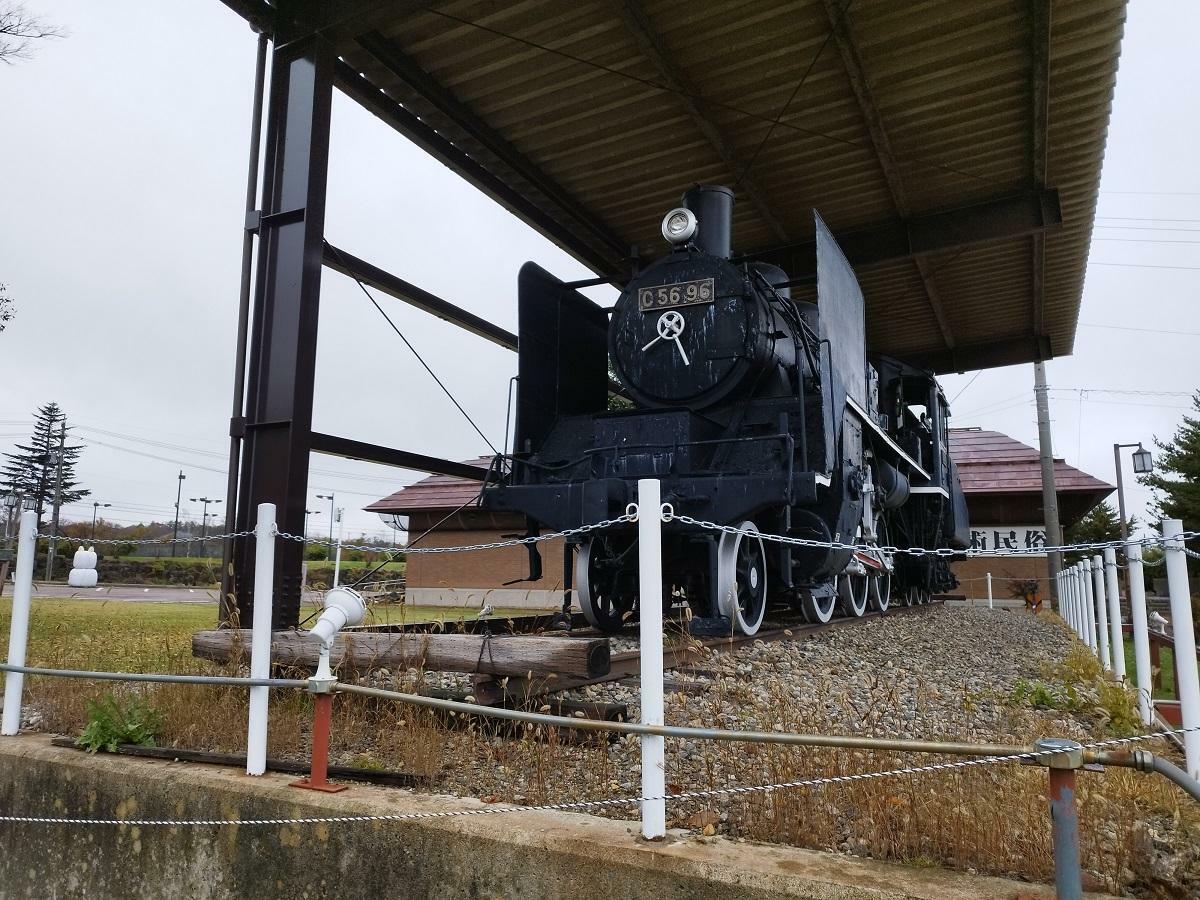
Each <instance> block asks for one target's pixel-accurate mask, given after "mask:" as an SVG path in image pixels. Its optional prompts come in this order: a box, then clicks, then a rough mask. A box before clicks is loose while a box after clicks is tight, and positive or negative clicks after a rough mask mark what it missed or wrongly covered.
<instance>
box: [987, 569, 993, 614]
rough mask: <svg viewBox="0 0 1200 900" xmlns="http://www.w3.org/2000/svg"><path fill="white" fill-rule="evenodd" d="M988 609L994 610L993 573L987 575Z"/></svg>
mask: <svg viewBox="0 0 1200 900" xmlns="http://www.w3.org/2000/svg"><path fill="white" fill-rule="evenodd" d="M987 589H988V609H991V608H992V573H991V572H988V573H987Z"/></svg>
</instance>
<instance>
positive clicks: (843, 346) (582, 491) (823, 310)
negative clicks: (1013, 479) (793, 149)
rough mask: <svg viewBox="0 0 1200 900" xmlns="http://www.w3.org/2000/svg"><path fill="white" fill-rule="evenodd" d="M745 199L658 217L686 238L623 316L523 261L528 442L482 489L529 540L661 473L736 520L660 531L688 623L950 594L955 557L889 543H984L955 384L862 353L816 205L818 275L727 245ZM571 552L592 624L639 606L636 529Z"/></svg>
mask: <svg viewBox="0 0 1200 900" xmlns="http://www.w3.org/2000/svg"><path fill="white" fill-rule="evenodd" d="M733 200H734V198H733V192H732V191H731V190H729V189H728V188H725V187H720V186H715V185H697V186H695V187H693V188H692V189H691V190H689V191H688V192H687V193H685V194H684V196H683V205H682V206H681V207H679V208H677V209H673V210H671V211H670V212H668V213H667V215H666V217H665V218H664V219H663V223H662V234H663V237H664V239H665V240H666V241H667V243H668V244H669V245H670V251H669V252H668V253H667V254H666V255H665V256H663V257H661V258H660V259H658V260H656V261H655V262H653V263H652V264H650V265H648V266H647V267H646V268H644V269H643V270H641V271H640V272H638V273H637V274H636V275H635V277H634V278H633V279H632V280H631V281H630V282H629V283H628V284H627V285H626V286H625V288H624V290H623V291H622V292H621V296H620V298H619V299H618V301H617V303H616V305H615V306H614V307H613V308H612V309H611V310H610V309H605V308H603V307H601V306H599V305H598V304H596V303H594V302H592V301H591V300H590V299H588V298H587V297H585V296H583V295H582V294H580V293H579V292H578V291H577V290H575V289H573V288H572V287H571V286H570V285H568V284H565V283H563V282H561V281H560V280H558V279H557V278H555V277H554V276H553V275H551V274H550V273H548V272H546V271H545V270H543V269H542V268H540V267H538V266H537V265H535V264H533V263H526V264H525V266H523V267H522V269H521V272H520V275H519V285H518V287H519V309H518V318H519V325H518V332H519V334H518V337H519V362H518V381H517V400H516V423H515V433H514V443H513V453H512V454H511V456H509V457H508V460H507V464H506V465H505V466H504V467H503V468H504V469H505V471H503V472H501V473H498V476H499V477H497V478H496V479H495V480H494V482H493V483H491V484H489V485H488V486H487V487H486V488H485V489H484V491H483V494H482V497H481V501H480V502H481V504H482V505H483V506H484V507H485V508H490V509H494V510H502V511H506V512H517V513H520V514H523V515H524V516H525V517H526V518H527V521H528V523H529V529H530V531H529V533H530V534H537V533H540V530H541V529H550V530H555V531H558V530H567V529H571V528H576V527H578V526H580V525H584V524H588V523H594V522H598V521H601V520H603V519H608V518H614V517H617V516H619V515H620V514H621V513H622V512H624V511H625V509H626V506H627V504H629V503H631V502H633V501H635V500H636V492H637V480H638V479H640V478H657V479H659V480H660V482H661V489H662V499H663V502H664V503H670V504H671V506H672V507H673V509H674V511H675V512H676V513H681V514H686V515H688V516H691V517H693V518H695V519H697V520H706V521H710V522H713V523H717V524H720V525H727V526H733V528H731V529H727V530H723V531H717V530H714V529H711V528H703V527H699V526H695V525H686V524H683V523H681V522H679V521H678V520H673V521H671V522H669V523H667V524H666V525H665V526H664V533H663V572H664V598H668V599H669V601H670V604H669V605H675V604H678V605H682V604H687V606H688V607H689V608H690V610H691V618H690V625H691V629H692V631H693V633H726V634H727V633H729V632H730V631H731V630H733V631H736V632H739V633H742V634H747V635H751V634H754V633H755V632H756V631H757V630H758V629H759V627H760V625H761V624H762V621H763V617H764V614H765V612H766V610H767V608H768V605H770V604H787V605H790V606H792V607H793V608H796V609H799V610H801V611H802V612H803V614H804V616H805V617H806V618H807V619H808V620H810V621H812V622H827V621H829V620H830V619H831V618H832V617H833V616H834V615H836V614H838V613H839V612H840V613H841V614H842V615H846V616H861V615H863V614H864V613H865V612H866V610H867V609H868V608H873V609H877V610H884V609H887V608H888V606H889V604H892V603H895V602H900V603H905V604H917V603H922V602H925V601H927V600H928V599H929V597H930V596H931V595H932V594H933V593H938V592H942V591H945V590H948V589H950V588H952V587H953V586H954V585H955V581H954V578H953V576H952V575H951V573H950V571H949V568H948V567H947V565H946V563H945V559H944V558H943V557H936V556H921V557H916V556H908V555H893V554H890V553H888V552H887V551H886V550H885V549H884V548H885V547H888V546H902V547H909V546H923V547H953V548H958V549H966V548H967V547H968V546H969V544H970V534H969V527H968V522H967V511H966V502H965V499H964V497H963V492H962V488H961V485H960V483H959V479H958V475H957V472H956V471H955V467H954V461H953V460H952V459H951V458H950V454H949V447H948V425H947V423H948V417H949V408H948V405H947V403H946V398H945V395H944V394H943V393H942V391H941V389H940V387H939V386H938V383H937V381H936V380H935V379H934V377H933V375H932V374H931V373H930V372H928V371H925V370H922V369H920V368H917V367H914V366H912V365H909V364H906V363H905V362H903V361H901V360H897V359H892V358H889V357H884V356H878V355H868V353H867V351H866V333H865V332H866V323H865V310H864V303H863V296H862V291H861V290H860V288H859V286H858V282H857V280H856V278H855V276H854V272H853V270H852V269H851V267H850V265H849V264H848V263H847V262H846V259H845V257H844V256H843V254H842V252H841V250H840V248H839V247H838V245H837V242H836V241H835V240H834V238H833V235H832V234H831V233H830V231H829V229H828V228H827V227H826V226H825V223H824V222H823V221H822V220H821V218H820V216H819V215H817V214H816V213H815V212H814V221H815V232H816V240H815V242H814V244H813V248H814V252H815V255H816V259H815V269H814V270H815V271H816V273H817V277H816V282H815V285H814V284H812V279H811V278H809V279H807V280H803V279H799V280H797V282H795V283H794V282H793V281H792V280H790V279H789V277H788V274H787V273H786V272H784V271H783V270H782V269H780V268H778V267H777V266H775V265H771V264H768V263H766V262H763V261H755V260H753V259H746V258H736V257H734V256H733V255H732V252H731V232H732V217H733ZM793 292H795V293H796V294H797V295H798V296H793ZM814 301H815V302H814ZM763 533H769V534H776V535H788V536H793V537H799V538H809V539H815V540H818V541H827V542H835V543H842V544H847V545H853V548H854V549H846V548H843V549H826V548H812V547H797V546H794V545H788V544H782V543H779V542H773V541H765V540H763V539H762V537H760V535H761V534H763ZM530 547H531V550H530V553H531V558H530V568H531V572H530V577H531V578H537V577H540V576H541V562H540V558H539V557H538V556H537V551H536V547H535V545H532V544H531V545H530ZM567 549H568V552H567V553H566V554H565V563H564V573H563V581H564V585H565V587H566V593H565V596H566V597H567V598H569V596H570V588H571V585H572V582H573V583H574V588H575V591H576V594H577V597H578V600H579V603H580V606H581V608H582V610H583V613H584V615H585V616H586V617H587V620H588V621H589V622H590V623H591V624H592V625H594V626H596V627H597V628H599V629H601V630H603V631H605V632H616V631H618V630H620V629H621V628H622V627H623V626H624V625H625V624H626V623H627V622H631V621H634V620H636V617H637V614H638V583H637V582H638V567H637V535H636V528H634V527H624V528H621V527H614V528H611V529H607V530H604V531H597V532H590V533H587V534H585V535H584V536H582V537H580V538H578V539H576V540H575V541H574V542H573V543H572V544H570V545H569V546H568V548H567Z"/></svg>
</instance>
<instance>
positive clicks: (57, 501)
mask: <svg viewBox="0 0 1200 900" xmlns="http://www.w3.org/2000/svg"><path fill="white" fill-rule="evenodd" d="M66 447H67V420H66V417H65V416H64V417H63V420H62V424H61V425H60V426H59V429H58V472H57V473H56V474H55V476H54V515H53V517H52V518H51V520H50V550H49V551H48V552H47V553H46V580H47V581H49V580H50V579H52V578H53V577H54V551H55V550H57V549H58V510H59V506H61V504H62V470H63V457H64V456H65V455H66V453H65V451H66Z"/></svg>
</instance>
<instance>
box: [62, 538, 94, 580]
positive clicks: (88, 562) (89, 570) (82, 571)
mask: <svg viewBox="0 0 1200 900" xmlns="http://www.w3.org/2000/svg"><path fill="white" fill-rule="evenodd" d="M96 562H97V558H96V548H95V547H88V548H87V549H86V550H84V549H83V548H82V547H80V548H79V549H78V550H76V551H75V556H74V558H73V559H72V560H71V574H70V575H68V576H67V584H69V585H70V586H71V587H76V588H93V587H95V586H96V580H97V579H98V578H99V575H98V574H97V572H96Z"/></svg>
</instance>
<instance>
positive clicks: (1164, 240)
mask: <svg viewBox="0 0 1200 900" xmlns="http://www.w3.org/2000/svg"><path fill="white" fill-rule="evenodd" d="M1092 240H1093V241H1116V242H1119V243H1122V244H1200V241H1192V240H1185V239H1183V238H1116V237H1094V238H1092Z"/></svg>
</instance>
